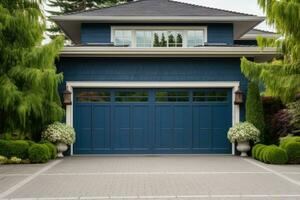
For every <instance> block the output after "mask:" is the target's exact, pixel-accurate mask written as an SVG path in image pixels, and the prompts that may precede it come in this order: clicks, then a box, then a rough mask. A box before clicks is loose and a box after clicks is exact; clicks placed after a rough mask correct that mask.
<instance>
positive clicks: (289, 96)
mask: <svg viewBox="0 0 300 200" xmlns="http://www.w3.org/2000/svg"><path fill="white" fill-rule="evenodd" d="M258 4H259V6H260V7H261V8H262V9H263V10H264V12H265V13H266V15H267V22H268V23H269V24H271V25H274V26H275V27H276V29H277V31H278V33H279V34H280V35H282V36H283V39H276V38H258V43H259V45H260V46H261V47H263V48H264V47H266V46H269V47H270V46H273V47H277V49H278V51H280V52H281V53H282V54H283V57H282V58H281V59H278V60H274V61H273V62H271V63H255V62H251V61H248V60H247V59H246V58H242V62H241V69H242V72H243V73H244V74H245V76H246V77H247V78H249V79H250V80H252V81H258V80H259V81H261V82H262V83H263V84H264V85H265V87H266V90H267V93H269V94H270V95H272V96H277V97H279V98H280V99H281V100H282V101H283V102H290V101H293V100H294V98H295V94H296V93H297V92H299V91H300V32H299V28H300V23H299V21H300V14H299V13H300V3H299V0H258Z"/></svg>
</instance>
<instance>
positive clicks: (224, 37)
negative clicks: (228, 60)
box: [81, 23, 233, 44]
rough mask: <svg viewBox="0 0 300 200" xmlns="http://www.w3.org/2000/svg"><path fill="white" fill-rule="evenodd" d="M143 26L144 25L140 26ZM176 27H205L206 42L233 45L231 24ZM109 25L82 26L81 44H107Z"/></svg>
mask: <svg viewBox="0 0 300 200" xmlns="http://www.w3.org/2000/svg"><path fill="white" fill-rule="evenodd" d="M117 25H118V26H120V25H124V26H126V25H141V24H117ZM142 25H144V26H145V24H142ZM159 25H162V26H168V25H171V26H174V24H147V26H159ZM175 25H176V26H207V29H208V42H210V43H227V44H233V24H217V23H216V24H175ZM110 35H111V24H82V27H81V43H82V44H86V43H109V42H110V39H111V36H110Z"/></svg>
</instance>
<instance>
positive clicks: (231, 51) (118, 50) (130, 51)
mask: <svg viewBox="0 0 300 200" xmlns="http://www.w3.org/2000/svg"><path fill="white" fill-rule="evenodd" d="M276 55H279V52H278V51H277V50H276V48H265V49H263V50H262V49H261V48H258V47H200V48H124V47H65V48H64V49H63V50H62V51H61V52H60V56H61V57H242V56H245V57H254V58H257V59H261V60H270V59H272V58H274V57H275V56H276Z"/></svg>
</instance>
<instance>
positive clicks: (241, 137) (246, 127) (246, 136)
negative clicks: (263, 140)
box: [227, 122, 260, 143]
mask: <svg viewBox="0 0 300 200" xmlns="http://www.w3.org/2000/svg"><path fill="white" fill-rule="evenodd" d="M227 138H228V139H229V140H230V142H231V143H234V142H246V141H250V140H251V141H253V142H254V143H257V142H259V141H260V139H259V138H260V131H259V130H258V129H257V128H256V127H255V126H254V125H253V124H251V123H249V122H241V123H238V124H236V125H234V126H233V127H231V128H230V129H229V131H228V133H227Z"/></svg>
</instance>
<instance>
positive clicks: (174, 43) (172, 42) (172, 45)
mask: <svg viewBox="0 0 300 200" xmlns="http://www.w3.org/2000/svg"><path fill="white" fill-rule="evenodd" d="M175 46H176V42H175V37H174V36H173V34H170V35H169V47H175Z"/></svg>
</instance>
